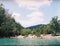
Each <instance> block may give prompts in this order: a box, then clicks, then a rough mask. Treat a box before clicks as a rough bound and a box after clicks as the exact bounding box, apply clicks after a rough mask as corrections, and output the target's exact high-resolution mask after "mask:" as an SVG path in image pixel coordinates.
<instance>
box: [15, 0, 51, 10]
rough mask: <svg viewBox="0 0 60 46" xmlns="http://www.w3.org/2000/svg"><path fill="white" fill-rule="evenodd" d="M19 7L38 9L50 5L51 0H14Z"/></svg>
mask: <svg viewBox="0 0 60 46" xmlns="http://www.w3.org/2000/svg"><path fill="white" fill-rule="evenodd" d="M15 2H16V3H17V4H18V5H19V7H24V8H26V9H29V10H38V9H39V8H40V7H41V6H44V5H50V4H51V3H52V0H15Z"/></svg>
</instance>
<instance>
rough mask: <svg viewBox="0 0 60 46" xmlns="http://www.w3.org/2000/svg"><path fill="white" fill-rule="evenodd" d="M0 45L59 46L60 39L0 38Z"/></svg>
mask: <svg viewBox="0 0 60 46" xmlns="http://www.w3.org/2000/svg"><path fill="white" fill-rule="evenodd" d="M0 45H16V46H17V45H22V46H42V45H43V46H55V45H56V46H57V45H60V39H40V38H0Z"/></svg>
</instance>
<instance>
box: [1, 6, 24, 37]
mask: <svg viewBox="0 0 60 46" xmlns="http://www.w3.org/2000/svg"><path fill="white" fill-rule="evenodd" d="M22 28H23V27H22V26H21V25H20V24H18V23H16V22H15V20H14V18H12V17H11V15H10V14H9V13H6V11H5V9H4V8H3V7H2V5H0V37H10V36H15V35H20V31H21V29H22Z"/></svg>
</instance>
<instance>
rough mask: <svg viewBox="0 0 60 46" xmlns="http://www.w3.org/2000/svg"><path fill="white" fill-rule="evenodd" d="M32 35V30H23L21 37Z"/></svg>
mask: <svg viewBox="0 0 60 46" xmlns="http://www.w3.org/2000/svg"><path fill="white" fill-rule="evenodd" d="M28 34H31V30H30V29H22V30H21V35H23V36H25V35H28Z"/></svg>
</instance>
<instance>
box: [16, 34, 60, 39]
mask: <svg viewBox="0 0 60 46" xmlns="http://www.w3.org/2000/svg"><path fill="white" fill-rule="evenodd" d="M15 38H40V39H55V38H60V36H52V35H51V34H48V35H43V34H42V35H41V36H40V37H37V36H36V35H31V34H30V35H28V36H22V35H19V36H17V37H15Z"/></svg>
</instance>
